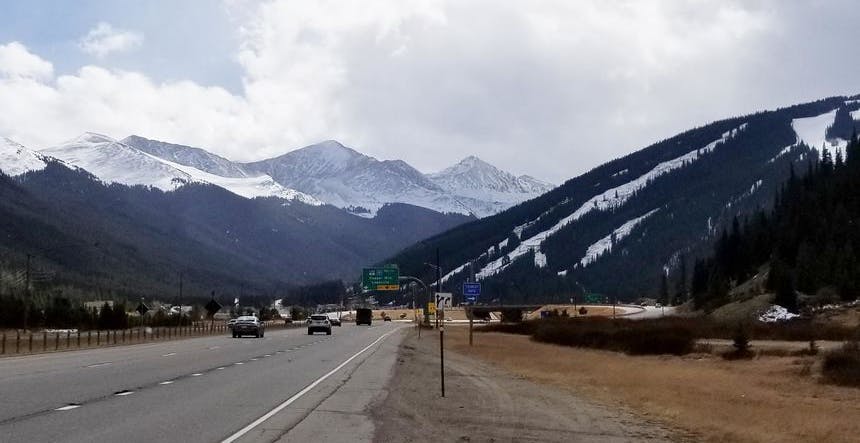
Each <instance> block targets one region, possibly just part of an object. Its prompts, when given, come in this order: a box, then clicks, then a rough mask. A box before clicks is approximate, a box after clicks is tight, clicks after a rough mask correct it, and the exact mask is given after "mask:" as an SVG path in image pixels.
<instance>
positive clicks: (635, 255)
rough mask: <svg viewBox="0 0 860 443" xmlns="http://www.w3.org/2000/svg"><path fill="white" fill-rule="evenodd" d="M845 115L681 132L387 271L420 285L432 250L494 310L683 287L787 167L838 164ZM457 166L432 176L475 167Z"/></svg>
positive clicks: (814, 110) (801, 114)
mask: <svg viewBox="0 0 860 443" xmlns="http://www.w3.org/2000/svg"><path fill="white" fill-rule="evenodd" d="M855 118H856V119H858V120H860V100H858V97H850V98H848V97H832V98H828V99H824V100H819V101H816V102H811V103H806V104H800V105H796V106H791V107H788V108H782V109H777V110H773V111H766V112H759V113H756V114H751V115H746V116H742V117H735V118H729V119H726V120H722V121H718V122H714V123H711V124H708V125H705V126H702V127H699V128H695V129H691V130H689V131H686V132H683V133H681V134H678V135H675V136H673V137H670V138H667V139H666V140H663V141H661V142H659V143H656V144H654V145H652V146H649V147H646V148H645V149H642V150H640V151H637V152H634V153H632V154H630V155H628V156H625V157H623V158H619V159H616V160H613V161H611V162H609V163H606V164H604V165H601V166H598V167H596V168H594V169H593V170H591V171H589V172H588V173H586V174H583V175H581V176H579V177H575V178H573V179H571V180H569V181H567V182H566V183H564V184H563V185H561V186H559V187H557V188H555V189H553V190H551V191H549V192H547V193H545V194H543V195H541V196H540V197H539V198H536V199H533V200H530V201H527V202H524V203H523V204H521V205H519V206H517V207H516V208H512V209H511V210H507V211H503V212H501V213H499V214H496V215H494V216H491V217H487V218H484V219H481V220H478V221H475V222H472V223H469V224H467V225H464V226H461V227H458V228H455V229H452V230H451V231H448V232H447V233H445V234H443V235H440V236H437V237H434V238H433V239H430V240H427V241H426V242H425V243H422V244H420V245H414V246H413V247H412V248H409V249H407V250H405V251H404V252H403V253H402V254H401V255H398V256H395V257H392V258H391V259H390V260H389V261H388V262H391V263H397V264H399V265H400V267H401V271H402V272H404V273H408V274H409V275H415V276H418V277H419V278H420V277H426V278H432V276H428V275H427V273H428V272H429V271H427V270H426V269H425V268H424V266H423V262H424V261H426V258H427V257H430V256H432V255H433V253H434V251H435V250H436V249H437V248H438V249H441V250H443V251H445V253H444V254H443V256H444V257H445V260H443V262H442V267H443V268H444V269H446V270H447V272H446V274H445V275H444V276H443V279H442V282H443V284H446V285H449V288H457V287H458V284H459V283H460V282H462V281H464V280H465V279H467V278H468V279H470V278H476V279H478V280H481V281H484V282H485V284H486V285H487V287H489V288H491V290H492V291H493V293H494V294H496V293H498V294H500V296H502V294H503V293H504V294H507V295H504V296H505V297H506V299H505V300H506V301H507V300H508V298H507V297H515V296H524V291H526V292H527V293H528V295H529V296H540V295H544V296H557V295H558V294H559V293H560V292H570V291H577V292H581V291H584V289H583V287H587V288H588V290H589V292H597V293H601V294H607V295H614V296H617V297H619V298H621V299H624V298H627V299H632V298H635V297H637V296H639V295H642V294H650V295H653V294H654V293H655V291H656V290H657V288H658V287H659V285H660V281H661V278H662V276H664V275H666V274H667V273H668V274H669V277H670V278H671V279H672V280H673V281H677V280H682V281H683V279H687V280H686V281H687V282H689V278H690V270H691V269H692V262H693V260H694V259H695V258H696V257H699V258H701V257H706V256H709V255H710V254H711V243H712V242H713V241H714V240H715V239H716V238H718V237H720V236H721V235H723V234H722V233H723V232H725V231H726V230H728V231H731V230H732V229H733V228H732V226H733V224H734V223H735V222H734V220H735V219H737V220H738V221H737V223H739V224H743V223H744V219H745V218H746V217H749V216H751V215H752V214H754V213H755V211H758V210H760V209H763V208H764V209H766V208H769V207H770V206H771V204H772V203H773V201H774V196H775V195H776V192H777V190H778V189H780V186H782V184H783V182H784V181H785V180H786V179H787V178H788V176H789V171H790V170H792V166H793V168H794V170H795V171H796V173H797V174H802V173H804V172H805V171H807V170H808V169H809V168H812V167H815V163H814V162H816V161H818V159H820V158H821V157H822V156H824V155H829V156H830V157H831V158H833V159H837V158H838V155H839V153H840V152H841V153H842V155H843V158H844V150H845V146H846V140H847V139H848V138H849V137H850V136H851V134H852V133H853V132H854V131H856V130H857V129H860V121H855ZM467 160H468V161H466V162H463V163H467V165H462V163H461V165H458V167H454V168H449V169H448V170H446V171H443V172H442V173H440V174H438V175H448V176H456V175H457V171H458V169H459V168H463V169H466V167H467V166H468V164H477V163H478V161H477V160H475V159H467ZM481 169H486V168H481ZM446 172H447V174H446ZM463 175H464V176H465V177H466V178H473V177H478V178H480V177H481V175H480V174H478V173H474V172H473V173H469V174H463ZM436 178H437V179H438V177H436ZM508 179H510V178H509V177H508ZM488 181H489V180H488ZM437 183H440V184H441V185H442V186H443V187H444V186H445V183H444V182H440V181H437ZM491 183H492V184H491ZM495 183H496V182H495V181H490V183H482V184H481V186H483V187H486V188H493V187H494V185H495ZM452 186H454V187H461V188H468V187H469V184H468V183H458V184H456V185H452ZM446 260H447V262H446ZM681 263H683V264H684V266H682V265H681ZM685 272H686V275H679V274H683V273H685ZM514 283H515V284H514ZM673 284H674V283H673Z"/></svg>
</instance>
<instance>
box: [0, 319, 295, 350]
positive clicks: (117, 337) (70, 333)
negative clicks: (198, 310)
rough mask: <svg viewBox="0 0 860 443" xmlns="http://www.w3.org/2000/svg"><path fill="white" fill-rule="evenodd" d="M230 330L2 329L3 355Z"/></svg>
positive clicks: (219, 324) (212, 325) (214, 325)
mask: <svg viewBox="0 0 860 443" xmlns="http://www.w3.org/2000/svg"><path fill="white" fill-rule="evenodd" d="M298 326H303V324H300V323H292V324H289V323H287V324H285V323H284V322H282V321H268V322H266V331H269V330H271V329H287V328H294V327H298ZM229 333H230V329H229V328H228V327H227V324H226V323H225V322H223V321H215V322H209V321H201V322H195V323H194V324H191V325H183V326H158V327H149V326H139V327H134V328H129V329H114V330H88V331H79V330H76V329H46V330H42V331H21V330H4V331H0V357H4V356H14V355H26V354H40V353H44V352H58V351H69V350H76V349H89V348H99V347H106V346H122V345H131V344H139V343H151V342H162V341H169V340H182V339H187V338H194V337H205V336H214V335H227V334H229Z"/></svg>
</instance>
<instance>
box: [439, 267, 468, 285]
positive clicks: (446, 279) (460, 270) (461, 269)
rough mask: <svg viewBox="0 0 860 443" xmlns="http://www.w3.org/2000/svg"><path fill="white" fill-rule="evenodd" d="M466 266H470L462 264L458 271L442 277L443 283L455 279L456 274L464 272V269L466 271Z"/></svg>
mask: <svg viewBox="0 0 860 443" xmlns="http://www.w3.org/2000/svg"><path fill="white" fill-rule="evenodd" d="M466 266H469V264H468V263H464V264H462V265H460V266H458V267H457V268H456V269H454V270H453V271H451V272H449V273H447V274H445V275H443V276H442V283H445V282H446V281H448V280H449V279H450V278H451V277H453V276H454V275H455V274H457V273H459V272H463V269H466Z"/></svg>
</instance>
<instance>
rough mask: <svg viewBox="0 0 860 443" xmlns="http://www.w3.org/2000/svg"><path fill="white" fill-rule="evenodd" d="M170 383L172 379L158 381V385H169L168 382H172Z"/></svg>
mask: <svg viewBox="0 0 860 443" xmlns="http://www.w3.org/2000/svg"><path fill="white" fill-rule="evenodd" d="M172 383H173V380H167V381H163V382H161V383H159V384H160V385H169V384H172Z"/></svg>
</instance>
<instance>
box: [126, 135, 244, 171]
mask: <svg viewBox="0 0 860 443" xmlns="http://www.w3.org/2000/svg"><path fill="white" fill-rule="evenodd" d="M120 143H123V144H126V145H129V146H132V147H135V148H137V149H140V150H141V151H143V152H146V153H147V154H151V155H154V156H156V157H158V158H161V159H164V160H168V161H171V162H173V163H178V164H180V165H185V166H191V167H193V168H195V169H198V170H200V171H203V172H208V173H210V174H214V175H217V176H220V177H232V178H241V177H249V176H250V175H253V174H248V173H247V171H245V169H244V168H243V167H242V165H241V164H239V163H236V162H233V161H230V160H227V159H226V158H224V157H221V156H218V155H215V154H212V153H211V152H209V151H206V150H203V149H200V148H194V147H191V146H184V145H177V144H173V143H166V142H162V141H158V140H150V139H148V138H144V137H140V136H137V135H132V136H129V137H126V138H124V139H122V140H121V141H120Z"/></svg>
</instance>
